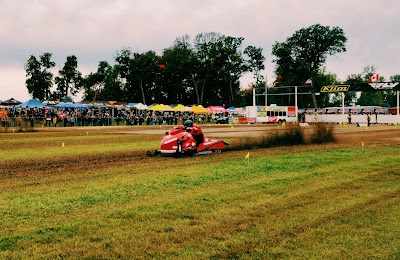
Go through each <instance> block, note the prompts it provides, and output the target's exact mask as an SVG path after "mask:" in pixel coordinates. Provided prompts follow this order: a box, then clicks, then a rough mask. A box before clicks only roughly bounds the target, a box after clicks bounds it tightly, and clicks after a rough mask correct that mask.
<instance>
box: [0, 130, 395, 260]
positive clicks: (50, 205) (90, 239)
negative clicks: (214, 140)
mask: <svg viewBox="0 0 400 260" xmlns="http://www.w3.org/2000/svg"><path fill="white" fill-rule="evenodd" d="M0 138H1V139H0V150H1V152H2V161H1V162H0V219H1V222H0V258H1V259H39V258H40V259H43V258H44V259H57V258H72V259H117V258H122V259H140V258H146V259H147V258H171V259H204V258H214V259H220V258H222V259H227V258H228V259H232V258H233V259H237V258H267V259H270V258H272V259H273V258H299V259H300V258H301V259H308V258H318V259H322V258H340V259H343V258H345V259H348V258H350V259H360V258H363V259H364V258H367V259H368V258H378V259H399V258H400V247H399V245H400V221H399V216H400V158H399V151H400V144H399V143H398V142H397V143H396V142H394V144H385V145H377V144H374V145H371V146H368V145H367V146H366V147H364V149H361V146H359V145H354V146H351V145H350V146H349V145H347V146H342V145H340V144H326V145H309V146H290V147H276V148H270V149H257V150H244V151H230V152H225V153H221V154H215V155H207V156H195V157H190V158H180V159H175V158H162V157H161V158H159V157H155V158H149V157H146V156H145V155H144V151H145V150H146V149H156V148H157V146H158V144H159V139H160V136H157V135H155V136H153V135H140V134H118V133H114V134H107V133H101V132H96V131H92V132H82V131H81V132H80V133H79V132H72V131H71V132H62V133H61V132H54V133H52V132H38V133H18V134H0ZM230 141H234V140H230ZM63 143H64V147H62V144H63ZM247 152H249V154H250V159H249V160H248V161H247V160H245V156H246V154H247Z"/></svg>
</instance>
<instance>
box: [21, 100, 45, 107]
mask: <svg viewBox="0 0 400 260" xmlns="http://www.w3.org/2000/svg"><path fill="white" fill-rule="evenodd" d="M14 107H15V108H45V107H46V106H45V105H43V103H42V102H40V101H39V100H36V99H29V100H28V101H26V102H24V103H21V104H19V105H16V106H14Z"/></svg>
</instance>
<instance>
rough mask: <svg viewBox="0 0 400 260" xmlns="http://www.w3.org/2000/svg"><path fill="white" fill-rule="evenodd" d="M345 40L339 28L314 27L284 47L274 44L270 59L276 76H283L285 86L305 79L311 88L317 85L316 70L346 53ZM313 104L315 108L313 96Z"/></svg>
mask: <svg viewBox="0 0 400 260" xmlns="http://www.w3.org/2000/svg"><path fill="white" fill-rule="evenodd" d="M346 41H347V38H346V37H345V35H344V32H343V29H341V28H339V27H332V28H331V27H329V26H322V25H320V24H315V25H312V26H310V27H307V28H302V29H300V30H298V31H296V32H295V33H294V34H293V35H292V36H290V37H289V38H287V40H286V41H285V42H283V43H280V42H276V43H275V44H274V45H273V47H272V55H274V56H275V57H277V58H276V59H275V60H273V61H274V62H275V63H276V69H275V72H276V74H277V75H282V77H283V82H284V84H287V85H304V82H305V81H306V80H307V79H308V78H313V84H315V85H319V84H320V83H319V82H317V81H316V79H314V77H315V76H316V75H317V74H318V69H320V68H321V66H323V64H325V61H326V59H327V57H328V56H330V55H335V54H337V53H341V52H345V51H346V45H345V44H346ZM312 102H313V105H314V106H315V107H317V106H318V104H317V101H316V98H315V94H314V93H313V95H312Z"/></svg>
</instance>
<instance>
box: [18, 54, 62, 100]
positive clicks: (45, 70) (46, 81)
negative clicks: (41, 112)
mask: <svg viewBox="0 0 400 260" xmlns="http://www.w3.org/2000/svg"><path fill="white" fill-rule="evenodd" d="M51 56H52V54H51V53H48V52H46V53H44V54H43V55H41V56H40V57H39V60H38V59H37V58H36V57H35V56H33V55H31V56H30V58H29V59H28V61H27V63H26V64H25V71H26V80H25V84H26V87H27V89H28V93H29V94H31V95H32V98H37V99H39V100H45V99H48V98H49V97H50V95H51V91H50V88H51V87H52V85H53V74H52V73H51V72H50V71H49V69H50V68H52V67H54V66H55V65H56V64H55V62H53V61H52V60H51Z"/></svg>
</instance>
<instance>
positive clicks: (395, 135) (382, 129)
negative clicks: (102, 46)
mask: <svg viewBox="0 0 400 260" xmlns="http://www.w3.org/2000/svg"><path fill="white" fill-rule="evenodd" d="M327 126H328V127H332V128H333V129H334V134H335V137H336V138H337V142H338V143H346V144H351V143H359V142H361V141H364V142H372V143H382V144H384V143H392V144H393V143H400V126H393V125H371V126H370V127H357V126H356V125H327ZM201 127H202V129H203V132H204V134H205V135H206V136H208V137H214V138H237V137H247V136H256V135H259V134H264V133H265V132H268V133H271V134H274V133H277V132H279V131H283V130H285V129H286V128H287V127H289V125H288V126H286V127H282V126H278V125H233V126H230V125H208V124H204V125H202V126H201ZM313 127H315V126H313V125H311V126H308V127H303V129H304V131H305V133H307V132H309V131H312V129H313ZM170 128H171V126H168V125H162V126H159V125H156V126H112V127H74V128H57V129H56V128H39V129H38V130H39V131H51V132H54V131H57V132H64V131H66V132H71V131H93V132H94V131H95V132H98V133H118V134H121V133H123V134H149V135H160V139H161V136H162V135H164V134H165V132H167V131H168V130H169V129H170Z"/></svg>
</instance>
